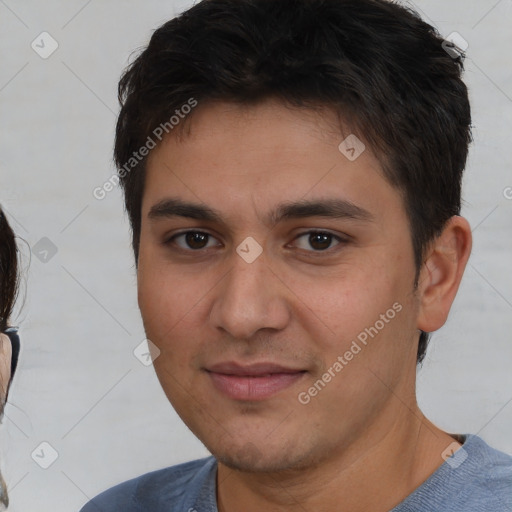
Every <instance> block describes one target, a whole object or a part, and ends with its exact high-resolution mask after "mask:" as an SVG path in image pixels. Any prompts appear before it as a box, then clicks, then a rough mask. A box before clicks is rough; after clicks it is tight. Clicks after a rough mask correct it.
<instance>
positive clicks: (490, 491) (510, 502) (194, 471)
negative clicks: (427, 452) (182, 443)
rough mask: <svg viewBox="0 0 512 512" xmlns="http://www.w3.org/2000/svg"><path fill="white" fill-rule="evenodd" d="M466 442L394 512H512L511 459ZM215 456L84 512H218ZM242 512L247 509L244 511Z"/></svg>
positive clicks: (107, 496) (120, 490) (102, 498)
mask: <svg viewBox="0 0 512 512" xmlns="http://www.w3.org/2000/svg"><path fill="white" fill-rule="evenodd" d="M462 438H463V439H464V443H463V445H462V448H460V449H459V450H457V451H456V452H455V453H454V454H453V455H452V457H449V458H448V459H447V460H446V462H444V463H443V464H442V465H441V466H440V467H439V468H438V469H437V470H436V471H435V472H434V473H433V474H432V475H431V476H430V477H429V478H428V479H427V480H426V481H425V482H423V484H421V485H420V486H419V487H418V488H417V489H415V490H414V491H413V492H412V493H411V494H410V495H409V496H408V497H407V498H405V500H403V501H402V502H401V503H400V504H398V505H397V506H396V507H394V508H393V510H391V511H390V512H420V511H421V512H512V457H511V456H510V455H507V454H505V453H503V452H500V451H498V450H495V449H494V448H491V447H490V446H489V445H487V444H486V443H485V441H483V440H482V439H481V438H480V437H478V436H474V435H470V434H467V435H464V436H462ZM216 475H217V462H216V460H215V458H214V457H207V458H205V459H200V460H194V461H192V462H186V463H184V464H179V465H177V466H173V467H170V468H166V469H161V470H158V471H153V472H151V473H147V474H145V475H142V476H139V477H138V478H134V479H133V480H129V481H127V482H124V483H122V484H119V485H117V486H115V487H112V488H111V489H108V490H107V491H105V492H103V493H102V494H100V495H99V496H97V497H96V498H94V499H93V500H91V501H90V502H89V503H87V504H86V505H85V506H84V507H83V508H82V510H81V511H80V512H114V511H115V512H120V511H122V512H164V511H165V512H174V511H176V512H217V500H216V484H215V482H216ZM242 509H243V507H242Z"/></svg>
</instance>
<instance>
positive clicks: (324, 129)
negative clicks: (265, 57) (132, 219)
mask: <svg viewBox="0 0 512 512" xmlns="http://www.w3.org/2000/svg"><path fill="white" fill-rule="evenodd" d="M193 116H194V117H193V118H192V119H191V120H190V121H191V124H190V133H188V134H187V135H185V136H184V138H183V139H178V138H177V137H175V136H169V137H168V138H167V139H165V140H164V142H163V143H162V144H161V145H160V146H158V147H157V148H156V149H154V150H153V152H152V153H151V154H150V157H149V160H148V165H147V175H146V182H145V190H144V196H143V201H142V223H141V238H140V252H139V262H138V293H139V297H138V298H139V305H140V309H141V313H142V318H143V321H144V326H145V330H146V334H147V337H148V338H149V339H150V340H151V341H152V342H153V343H154V344H155V345H156V346H157V347H158V348H159V350H160V351H161V353H160V355H159V356H158V357H157V358H156V359H155V361H154V366H155V369H156V372H157V375H158V378H159V380H160V382H161V384H162V386H163V389H164V391H165V392H166V394H167V396H168V398H169V400H170V401H171V403H172V404H173V406H174V407H175V409H176V411H177V412H178V414H179V415H180V416H181V418H182V419H183V421H184V422H185V423H186V424H187V426H188V427H189V428H190V429H191V430H192V432H193V433H194V434H195V435H196V436H197V437H198V438H199V439H200V440H201V441H202V442H203V443H204V444H205V445H206V447H207V448H208V449H209V450H210V451H211V452H212V453H213V454H214V455H215V456H216V457H217V458H218V459H219V460H220V461H221V462H224V463H225V464H227V465H229V466H232V467H238V468H240V469H253V470H261V471H272V470H279V469H287V468H300V467H307V466H311V465H312V464H315V463H318V462H321V461H323V460H326V459H328V458H329V457H332V456H334V455H335V454H336V452H337V451H339V450H344V449H346V447H347V446H348V445H350V444H352V443H353V442H355V441H356V440H358V439H362V438H363V437H364V436H365V435H366V434H367V433H369V431H370V430H372V432H373V433H376V432H377V434H378V435H381V436H384V435H386V433H387V432H388V431H389V429H391V428H392V426H393V425H394V423H395V422H396V421H397V420H398V418H399V417H400V414H402V412H403V411H404V410H406V409H407V408H406V407H404V403H409V402H411V403H412V401H413V400H414V378H415V359H416V344H415V341H416V339H417V324H416V319H417V314H418V305H417V298H416V297H415V295H414V294H413V282H414V276H415V267H414V257H413V249H412V243H411V237H410V230H409V224H408V219H407V217H406V213H405V210H404V206H403V203H402V199H401V196H400V195H399V192H398V191H397V190H396V189H395V188H393V187H392V186H391V185H390V184H388V182H387V181H386V180H385V179H384V177H383V175H382V172H381V168H380V164H379V162H378V160H377V159H376V158H375V156H374V155H373V154H372V153H371V151H370V149H369V147H368V145H367V146H366V150H365V151H363V153H362V154H361V155H360V156H359V157H358V158H357V159H355V160H354V161H350V160H349V159H348V158H347V156H345V154H343V153H342V152H341V151H340V150H339V149H338V145H339V144H340V142H341V141H342V140H343V139H344V138H345V137H346V136H347V135H349V133H348V132H347V133H345V134H344V135H343V136H342V135H341V133H340V131H339V128H338V129H337V130H336V128H335V126H336V118H335V116H334V114H333V113H332V112H328V111H326V112H324V113H323V114H319V113H315V112H313V111H311V110H307V111H305V110H302V111H299V110H291V109H288V108H286V107H285V106H284V105H282V104H279V103H277V102H273V101H268V102H266V103H263V104H261V105H259V106H255V107H245V108H242V107H240V106H237V105H233V104H230V103H217V104H207V105H206V104H205V105H201V104H200V105H199V106H198V107H197V109H196V110H195V112H194V114H193ZM171 135H172V134H171ZM348 155H349V156H351V157H352V152H351V151H349V152H348ZM169 199H172V200H174V201H180V202H183V203H193V204H194V205H196V206H198V207H202V208H207V209H208V210H211V211H213V212H215V213H216V215H217V216H216V217H215V218H213V217H211V218H209V219H206V218H205V216H204V212H200V211H198V210H195V213H192V211H191V210H190V209H188V208H181V207H180V208H177V205H178V203H177V202H174V203H169V202H168V203H167V204H166V203H165V201H166V200H169ZM334 201H340V204H338V210H337V212H338V215H336V216H333V215H327V214H326V212H324V213H323V214H319V213H321V212H319V210H318V209H317V210H316V211H312V210H309V211H308V210H307V209H305V208H303V209H302V210H300V211H299V210H298V209H297V208H295V209H294V208H291V209H289V210H288V212H287V213H288V215H285V216H280V213H283V211H284V210H283V208H284V207H286V206H290V205H292V204H294V203H298V202H301V203H304V202H311V203H318V204H319V205H324V206H329V205H331V206H332V205H333V202H334ZM271 212H272V213H273V214H274V217H273V219H270V217H269V216H270V214H271ZM188 215H190V216H188ZM192 217H195V218H192ZM187 232H188V235H187ZM315 232H317V233H316V234H315ZM318 232H320V234H318ZM248 237H251V239H249V240H248ZM253 240H254V241H255V242H254V241H253ZM260 247H261V249H262V252H261V254H259V255H258V252H259V248H260ZM237 248H238V251H237ZM365 334H366V338H365ZM354 342H355V344H354ZM350 354H351V355H350ZM336 363H337V364H336ZM315 383H316V384H315ZM397 397H399V398H397ZM397 411H401V412H397Z"/></svg>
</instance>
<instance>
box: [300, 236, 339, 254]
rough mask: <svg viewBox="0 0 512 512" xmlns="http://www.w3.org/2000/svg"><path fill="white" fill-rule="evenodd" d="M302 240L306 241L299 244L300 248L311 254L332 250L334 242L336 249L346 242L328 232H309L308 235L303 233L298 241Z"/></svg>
mask: <svg viewBox="0 0 512 512" xmlns="http://www.w3.org/2000/svg"><path fill="white" fill-rule="evenodd" d="M306 237H307V238H306ZM300 239H302V240H305V242H302V243H299V244H298V247H299V248H300V249H304V250H307V251H309V252H322V251H326V250H327V249H330V248H331V246H332V243H333V241H335V242H336V244H335V245H334V247H336V246H337V245H340V243H342V242H344V240H343V239H342V238H341V237H339V236H336V235H333V234H332V233H329V232H327V231H308V232H306V233H302V234H301V235H299V236H298V237H297V238H296V240H300ZM310 248H312V249H313V251H311V249H310Z"/></svg>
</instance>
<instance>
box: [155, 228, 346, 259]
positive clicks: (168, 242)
mask: <svg viewBox="0 0 512 512" xmlns="http://www.w3.org/2000/svg"><path fill="white" fill-rule="evenodd" d="M190 233H195V234H201V235H206V236H207V237H210V238H215V237H214V236H213V235H211V234H210V233H208V232H206V231H196V230H188V231H182V232H181V233H176V234H175V235H173V236H171V237H170V238H168V239H166V240H165V241H164V242H163V244H164V245H174V244H175V240H176V239H177V238H179V237H181V236H185V235H188V234H190ZM306 235H327V236H330V237H332V239H333V240H336V241H337V242H338V243H337V244H336V245H335V246H334V248H335V247H338V246H340V245H343V244H347V243H348V242H349V240H348V239H347V238H343V237H341V236H339V235H335V234H333V233H330V232H329V231H322V230H318V229H314V230H310V231H304V232H303V233H299V234H298V235H297V236H296V237H295V238H294V241H295V240H297V239H299V238H302V237H304V236H306ZM209 241H210V240H209V239H208V240H207V243H208V242H209ZM207 249H210V247H208V248H206V249H205V248H201V249H184V248H183V247H180V246H178V250H180V251H183V252H188V253H199V252H202V251H205V250H207ZM301 250H302V251H306V252H308V253H311V254H314V255H315V256H316V255H319V256H321V255H323V254H331V253H332V252H333V247H329V248H328V249H324V250H312V251H309V250H306V249H301Z"/></svg>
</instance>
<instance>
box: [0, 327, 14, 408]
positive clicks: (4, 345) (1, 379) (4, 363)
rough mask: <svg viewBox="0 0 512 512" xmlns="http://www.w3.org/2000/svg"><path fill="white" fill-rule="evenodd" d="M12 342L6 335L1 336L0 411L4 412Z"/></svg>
mask: <svg viewBox="0 0 512 512" xmlns="http://www.w3.org/2000/svg"><path fill="white" fill-rule="evenodd" d="M11 356H12V347H11V342H10V341H9V338H8V336H7V335H6V334H0V411H2V410H3V405H4V401H5V395H6V389H7V384H8V383H9V378H10V375H11Z"/></svg>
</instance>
